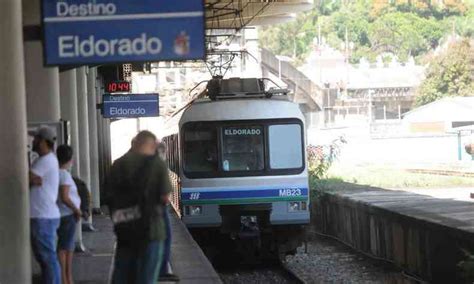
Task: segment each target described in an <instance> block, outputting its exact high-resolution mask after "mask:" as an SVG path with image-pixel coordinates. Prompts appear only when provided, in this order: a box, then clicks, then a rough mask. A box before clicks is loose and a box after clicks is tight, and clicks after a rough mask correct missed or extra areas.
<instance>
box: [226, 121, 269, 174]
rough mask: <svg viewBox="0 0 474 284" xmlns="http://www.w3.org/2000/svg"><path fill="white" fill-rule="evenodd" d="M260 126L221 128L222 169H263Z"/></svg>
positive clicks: (262, 141) (229, 170)
mask: <svg viewBox="0 0 474 284" xmlns="http://www.w3.org/2000/svg"><path fill="white" fill-rule="evenodd" d="M263 144H264V139H263V127H262V126H239V127H224V128H222V170H223V171H225V172H232V171H261V170H263V169H264V166H265V160H264V146H263Z"/></svg>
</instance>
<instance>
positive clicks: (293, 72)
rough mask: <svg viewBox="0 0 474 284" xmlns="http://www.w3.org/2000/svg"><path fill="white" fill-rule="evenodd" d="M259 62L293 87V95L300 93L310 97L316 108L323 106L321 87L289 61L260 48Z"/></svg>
mask: <svg viewBox="0 0 474 284" xmlns="http://www.w3.org/2000/svg"><path fill="white" fill-rule="evenodd" d="M261 62H262V63H261V64H262V66H263V67H264V68H267V69H268V70H269V71H271V72H272V73H273V74H276V75H277V76H278V75H280V77H281V80H282V81H284V82H285V83H286V84H288V85H289V86H292V87H294V89H295V95H299V94H300V93H302V94H303V95H304V96H306V97H308V98H310V99H311V100H312V101H313V102H314V103H315V104H316V108H317V109H319V110H321V109H322V108H323V89H322V88H320V87H319V86H318V85H316V84H315V83H314V82H313V81H311V80H310V79H309V78H308V77H307V76H306V75H305V74H303V72H301V71H299V70H298V69H297V68H296V67H294V66H293V65H291V64H290V63H289V62H286V61H281V60H279V59H278V58H277V57H276V56H275V54H273V53H272V52H271V51H270V50H268V49H265V48H262V49H261Z"/></svg>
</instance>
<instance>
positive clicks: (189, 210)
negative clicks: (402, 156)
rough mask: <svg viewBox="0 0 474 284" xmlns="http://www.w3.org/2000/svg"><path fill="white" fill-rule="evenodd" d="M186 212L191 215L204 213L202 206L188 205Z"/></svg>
mask: <svg viewBox="0 0 474 284" xmlns="http://www.w3.org/2000/svg"><path fill="white" fill-rule="evenodd" d="M184 210H185V214H186V215H189V216H197V215H201V214H202V206H194V205H192V206H186V207H185V209H184Z"/></svg>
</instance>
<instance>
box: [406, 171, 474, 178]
mask: <svg viewBox="0 0 474 284" xmlns="http://www.w3.org/2000/svg"><path fill="white" fill-rule="evenodd" d="M406 171H407V172H410V173H417V174H429V175H441V176H459V177H471V178H474V172H466V171H450V170H433V169H406Z"/></svg>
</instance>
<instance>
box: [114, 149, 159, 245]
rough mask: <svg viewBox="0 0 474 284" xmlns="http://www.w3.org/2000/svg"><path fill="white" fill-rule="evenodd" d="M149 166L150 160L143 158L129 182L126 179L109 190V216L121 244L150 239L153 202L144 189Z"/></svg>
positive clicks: (146, 188) (150, 166) (128, 179)
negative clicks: (110, 191)
mask: <svg viewBox="0 0 474 284" xmlns="http://www.w3.org/2000/svg"><path fill="white" fill-rule="evenodd" d="M152 162H153V157H150V158H146V160H145V161H144V162H143V164H142V165H141V166H140V167H138V168H137V170H136V172H135V173H133V175H132V178H131V179H130V178H125V179H124V180H123V182H121V183H119V184H117V185H116V186H117V188H113V189H112V190H113V194H112V196H111V200H110V201H111V205H112V206H110V207H111V212H110V213H111V214H110V216H111V218H112V222H113V223H114V231H115V234H116V235H117V240H118V241H119V242H121V243H130V244H134V243H141V242H143V241H147V240H148V238H149V234H150V217H151V214H152V212H151V211H152V208H153V202H152V199H151V198H150V192H149V190H148V186H147V185H148V179H149V176H150V174H151V168H152ZM121 166H123V165H121ZM121 172H122V173H124V171H123V170H121Z"/></svg>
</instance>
